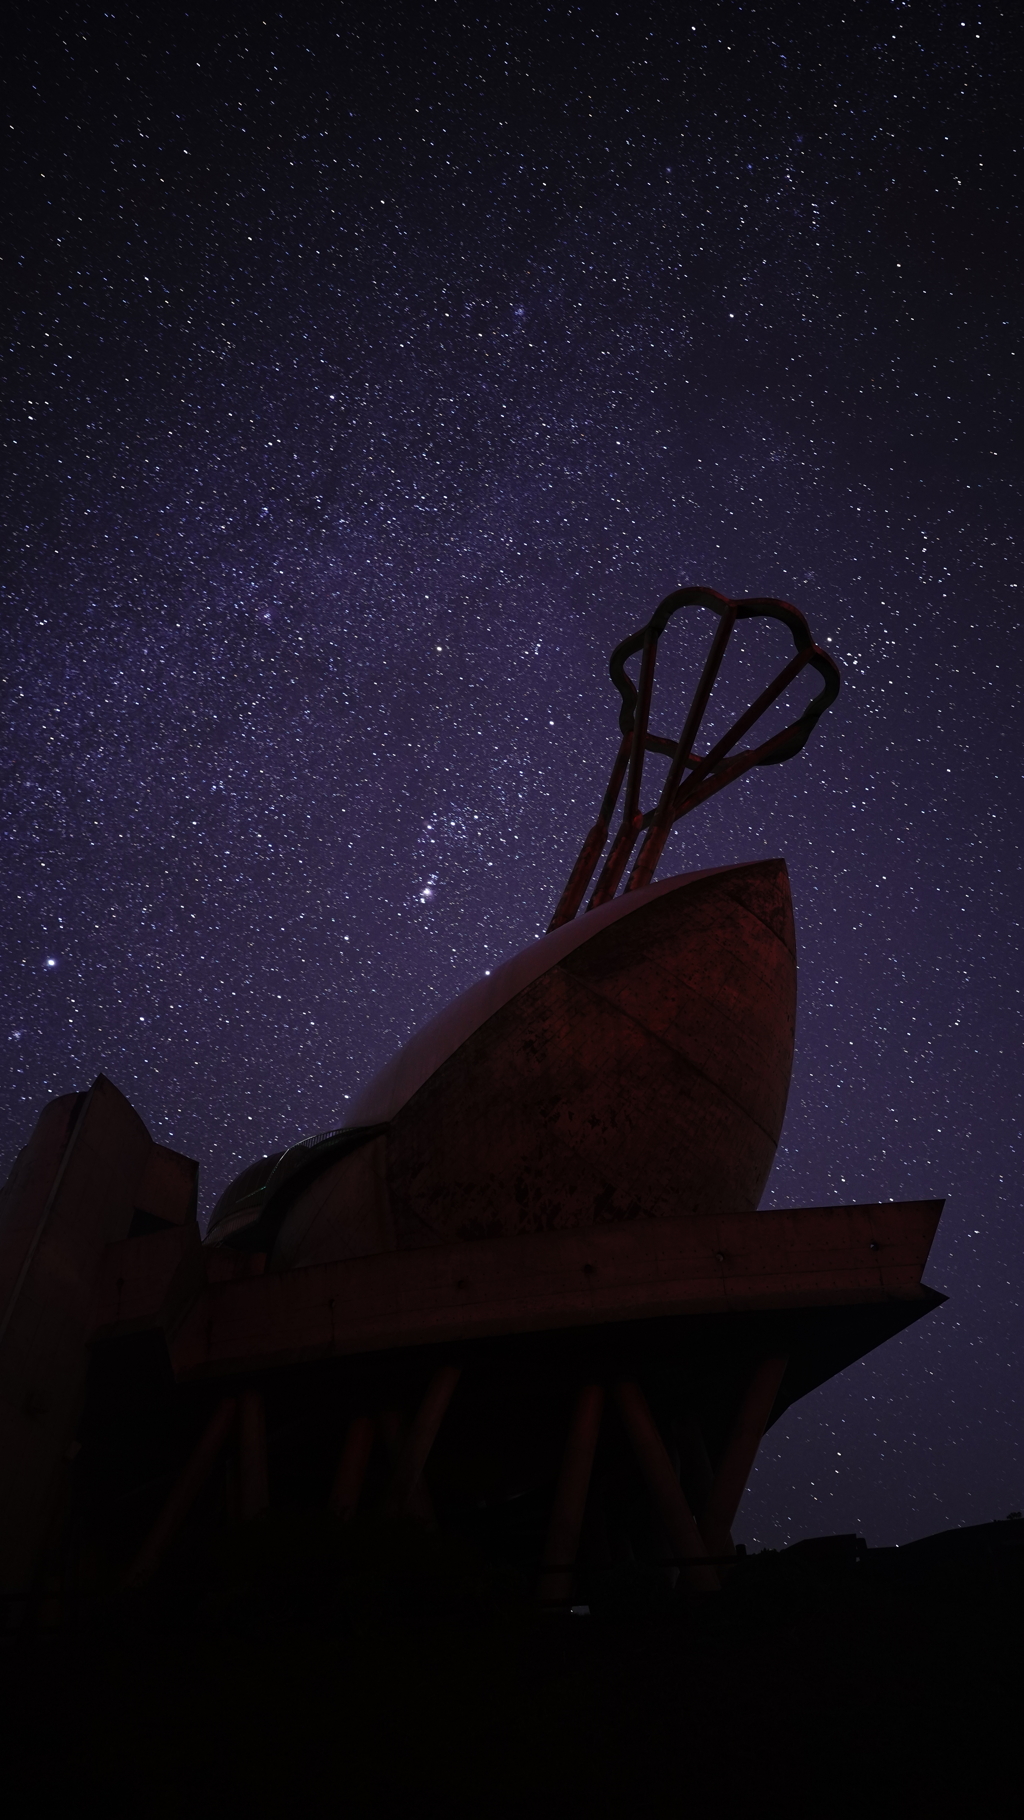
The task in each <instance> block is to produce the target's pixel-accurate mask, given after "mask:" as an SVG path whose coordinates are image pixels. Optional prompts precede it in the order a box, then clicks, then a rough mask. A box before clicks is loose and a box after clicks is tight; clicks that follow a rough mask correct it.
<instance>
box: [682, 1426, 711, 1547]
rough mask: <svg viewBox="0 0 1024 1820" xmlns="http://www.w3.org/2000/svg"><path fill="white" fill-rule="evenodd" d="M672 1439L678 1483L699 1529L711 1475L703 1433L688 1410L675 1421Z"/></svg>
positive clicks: (709, 1490)
mask: <svg viewBox="0 0 1024 1820" xmlns="http://www.w3.org/2000/svg"><path fill="white" fill-rule="evenodd" d="M675 1436H676V1443H677V1445H678V1447H679V1483H680V1484H681V1486H682V1488H683V1491H684V1492H685V1494H686V1501H687V1503H688V1504H689V1506H690V1509H691V1510H692V1512H693V1514H694V1516H695V1517H696V1519H697V1523H698V1526H699V1524H700V1520H701V1517H702V1516H703V1514H704V1508H705V1506H706V1504H707V1501H708V1498H709V1497H710V1496H711V1487H712V1485H713V1483H714V1478H715V1475H714V1472H713V1471H712V1467H711V1461H710V1459H709V1458H708V1450H707V1446H706V1445H705V1441H704V1435H703V1431H702V1429H701V1426H700V1423H699V1422H698V1420H697V1417H696V1415H695V1414H694V1412H693V1410H692V1409H686V1410H684V1411H683V1414H682V1415H681V1416H680V1417H679V1420H678V1421H677V1422H676V1425H675Z"/></svg>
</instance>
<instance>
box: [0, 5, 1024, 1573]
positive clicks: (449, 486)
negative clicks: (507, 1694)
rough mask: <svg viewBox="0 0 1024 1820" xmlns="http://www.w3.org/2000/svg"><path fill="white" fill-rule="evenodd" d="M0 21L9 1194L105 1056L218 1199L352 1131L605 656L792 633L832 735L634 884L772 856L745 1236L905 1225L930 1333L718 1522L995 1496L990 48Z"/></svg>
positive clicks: (604, 17)
mask: <svg viewBox="0 0 1024 1820" xmlns="http://www.w3.org/2000/svg"><path fill="white" fill-rule="evenodd" d="M16 12H20V13H22V14H23V15H24V19H23V23H22V25H21V26H20V27H16V28H15V29H16V32H17V38H16V43H15V44H14V45H13V46H12V45H11V44H10V43H9V45H8V54H7V57H6V58H5V62H6V64H7V82H8V89H9V94H8V101H9V109H10V111H9V119H10V121H11V122H12V123H13V129H14V130H13V131H9V132H7V134H6V136H7V138H8V141H9V142H10V144H11V145H12V147H13V162H12V164H11V166H10V168H9V174H8V180H7V185H6V198H7V200H6V204H5V207H6V211H7V214H6V222H5V232H4V239H5V246H4V249H3V251H4V265H3V270H4V272H5V273H6V274H7V277H6V279H5V283H4V309H5V313H6V315H7V317H8V325H7V331H6V333H5V336H4V343H3V345H4V358H5V361H6V384H5V388H4V390H5V395H6V400H7V404H8V407H9V416H8V417H7V420H6V424H5V430H4V448H5V454H6V462H5V473H6V480H5V491H4V517H3V527H4V542H5V550H6V559H5V562H4V565H3V583H2V585H3V597H2V598H3V626H4V631H5V638H4V663H3V696H4V707H5V719H6V721H7V724H8V727H9V729H10V731H9V734H8V740H7V743H6V753H5V769H4V780H3V788H4V819H3V824H2V826H3V848H2V852H3V878H4V892H3V903H4V909H5V940H4V945H3V975H2V984H0V992H2V1021H0V1033H2V1037H3V1055H4V1057H5V1058H6V1062H7V1073H6V1085H5V1090H4V1095H3V1101H2V1113H0V1119H2V1127H0V1167H2V1168H3V1170H6V1167H7V1166H8V1165H9V1163H10V1161H11V1159H12V1158H13V1155H14V1153H15V1151H16V1150H17V1149H18V1147H19V1146H20V1144H22V1143H23V1142H24V1141H25V1138H26V1136H27V1134H28V1132H29V1130H30V1129H31V1126H32V1125H33V1123H34V1121H35V1118H36V1116H37V1113H38V1111H39V1109H40V1107H41V1105H42V1103H43V1102H44V1101H45V1100H46V1099H47V1098H48V1097H49V1096H51V1095H53V1094H57V1093H64V1092H67V1091H69V1090H71V1089H78V1088H82V1087H85V1086H86V1085H87V1084H88V1083H89V1081H90V1080H91V1079H92V1078H93V1077H94V1076H95V1075H96V1074H97V1073H98V1072H99V1071H101V1070H102V1071H103V1072H104V1073H106V1074H108V1075H109V1076H110V1077H111V1079H112V1080H113V1081H115V1082H116V1084H117V1085H118V1086H119V1087H120V1088H121V1089H122V1090H123V1091H124V1092H125V1093H126V1094H127V1095H128V1096H129V1098H130V1099H131V1100H132V1102H133V1103H134V1104H135V1106H136V1107H137V1108H138V1110H139V1111H140V1113H141V1114H142V1116H143V1118H144V1119H145V1120H146V1121H147V1123H148V1125H149V1127H150V1129H151V1131H152V1133H153V1135H154V1137H156V1138H157V1139H159V1140H160V1141H161V1142H163V1143H167V1144H171V1145H173V1146H174V1147H176V1148H178V1149H181V1150H184V1151H186V1152H188V1153H189V1154H190V1155H191V1156H194V1157H197V1158H199V1159H200V1162H201V1166H202V1174H201V1211H202V1214H203V1217H205V1216H206V1215H207V1214H208V1213H209V1210H210V1208H211V1207H212V1205H213V1202H214V1200H215V1199H216V1196H217V1194H218V1193H219V1192H220V1190H221V1188H222V1187H223V1186H224V1184H225V1183H226V1182H227V1180H228V1179H229V1178H230V1177H231V1176H232V1175H234V1174H235V1173H237V1171H238V1170H239V1169H240V1168H241V1167H242V1166H243V1165H244V1164H245V1163H246V1162H248V1161H250V1160H251V1159H252V1158H253V1157H254V1156H255V1155H259V1154H261V1153H262V1152H264V1151H268V1150H271V1149H275V1148H278V1147H279V1146H281V1145H282V1144H284V1143H287V1142H289V1141H292V1140H294V1139H296V1138H298V1137H300V1136H303V1135H306V1134H307V1133H309V1132H312V1131H316V1130H318V1129H321V1128H324V1127H328V1126H331V1125H334V1124H336V1123H338V1122H339V1120H341V1119H342V1118H343V1117H344V1116H345V1112H346V1107H347V1104H348V1102H349V1100H350V1098H351V1097H352V1096H353V1095H354V1094H355V1092H356V1090H357V1088H358V1087H359V1086H360V1084H361V1083H363V1082H365V1081H366V1080H367V1079H368V1078H369V1076H370V1075H371V1074H372V1073H373V1071H374V1070H375V1069H376V1068H377V1067H378V1066H379V1065H380V1064H381V1063H382V1062H383V1061H385V1060H386V1059H387V1057H388V1055H389V1054H390V1053H391V1052H392V1051H393V1049H394V1048H395V1047H396V1046H397V1045H398V1044H400V1043H401V1042H402V1041H403V1040H404V1039H405V1038H406V1037H407V1036H408V1035H409V1034H410V1033H411V1032H412V1031H413V1030H414V1029H415V1028H416V1027H417V1026H418V1025H419V1024H420V1023H421V1022H422V1021H423V1020H424V1019H425V1018H427V1017H428V1016H430V1015H431V1014H432V1013H433V1012H434V1011H436V1010H437V1009H439V1008H440V1007H441V1006H442V1005H443V1004H444V1003H445V1002H446V1001H447V1000H448V999H449V998H450V997H451V996H452V995H453V994H454V993H456V992H457V991H459V990H460V989H461V988H462V987H464V986H466V985H468V984H469V983H471V982H472V981H473V980H474V979H475V978H477V977H478V976H479V975H480V974H481V973H482V972H483V971H484V970H485V969H486V968H488V967H490V966H492V965H493V964H495V963H496V962H497V961H498V960H501V959H504V958H505V957H507V956H508V955H510V954H512V953H514V952H515V951H516V950H517V949H518V948H520V947H521V946H523V944H524V943H526V942H528V941H529V940H530V939H531V938H532V937H533V936H534V935H535V934H536V933H537V932H538V931H539V930H541V929H542V928H543V927H544V926H545V924H546V923H547V920H548V918H549V916H550V914H551V910H552V907H553V904H554V902H555V900H556V898H557V896H558V893H559V891H560V889H561V887H562V885H563V883H564V881H565V878H566V875H567V873H568V870H569V866H570V864H571V862H572V860H573V858H574V857H575V854H576V851H577V849H578V846H579V843H580V840H581V839H582V836H583V834H584V832H585V831H586V829H587V828H588V827H589V825H590V822H591V820H592V818H593V814H594V812H595V809H596V805H597V800H598V796H599V793H600V789H601V787H602V786H603V783H604V780H605V777H606V774H607V770H608V766H609V763H610V759H611V755H612V752H613V749H614V745H615V740H616V712H617V705H618V698H617V696H616V695H615V692H614V690H613V689H612V687H611V685H610V683H609V682H608V679H607V672H606V663H607V656H608V653H609V651H610V650H611V648H612V646H613V645H614V644H615V643H616V642H617V641H618V640H619V639H620V638H621V637H623V636H624V635H625V634H626V633H627V632H629V631H631V630H633V629H634V628H635V627H636V626H638V625H640V624H641V623H642V622H643V621H644V620H646V619H647V618H648V617H649V615H650V613H651V611H652V609H653V607H654V606H655V605H656V603H657V601H658V600H659V599H660V598H661V596H662V595H663V594H665V593H667V592H668V590H669V589H670V588H671V587H673V586H674V585H676V584H677V583H681V582H682V583H692V582H704V583H706V584H708V585H710V586H712V587H716V588H718V589H720V590H721V591H723V592H725V593H728V594H733V595H738V594H755V593H756V594H770V595H781V596H783V597H785V598H788V599H790V600H792V601H793V602H794V603H795V604H796V605H797V606H798V607H800V608H801V609H802V610H803V611H804V612H805V613H806V614H807V616H808V618H809V620H810V622H811V626H812V629H813V631H814V633H815V635H816V637H817V638H818V639H819V640H820V641H821V642H822V643H826V641H827V642H828V644H829V648H830V649H831V650H832V651H833V652H834V654H835V655H836V657H837V658H838V660H839V662H840V664H841V666H842V670H843V679H844V687H843V691H842V693H841V695H840V699H839V701H838V703H837V705H836V707H835V708H834V709H833V710H832V711H831V712H830V713H829V714H828V715H827V716H826V718H825V720H824V721H823V722H822V723H821V725H820V727H819V729H818V732H817V734H816V735H815V736H814V738H813V739H812V741H811V743H810V745H809V747H808V748H807V750H806V751H805V752H804V753H803V754H802V755H801V756H800V757H799V758H797V759H796V760H794V761H793V762H792V763H791V764H788V765H784V766H779V767H776V768H774V769H772V770H764V771H757V772H754V773H753V774H751V775H750V776H749V777H747V778H746V779H744V780H743V781H742V782H741V783H739V784H738V785H736V786H734V788H733V789H732V790H730V791H728V792H726V793H725V794H724V795H723V796H721V797H719V798H718V799H717V801H716V802H715V803H714V804H712V805H710V806H709V807H707V808H705V809H703V810H701V811H698V812H697V814H696V815H695V816H694V817H693V818H692V820H691V821H687V822H684V823H683V824H681V826H680V828H679V829H677V830H676V832H675V834H674V836H673V838H672V841H671V843H670V846H669V849H668V851H667V853H666V856H665V860H664V861H663V863H662V867H661V873H662V875H663V876H665V875H667V874H668V873H669V872H671V871H683V870H688V869H690V868H692V867H700V866H707V865H714V864H720V863H727V862H732V861H740V860H744V859H749V858H758V857H763V856H767V855H773V854H782V855H784V856H785V858H786V859H787V861H788V863H789V868H790V873H791V877H792V881H793V892H794V899H795V906H796V916H797V932H798V939H799V943H800V991H801V999H800V1017H799V1024H798V1031H797V1061H796V1069H795V1074H794V1081H793V1089H792V1093H791V1096H790V1102H789V1113H788V1118H787V1124H786V1129H785V1132H784V1136H783V1143H782V1146H781V1148H780V1152H779V1156H778V1161H777V1164H776V1168H775V1172H774V1174H773V1176H772V1179H771V1182H770V1185H769V1192H768V1197H767V1198H768V1200H769V1201H770V1202H771V1203H772V1204H774V1205H787V1204H789V1205H808V1204H811V1205H813V1204H815V1203H819V1202H829V1201H832V1202H841V1201H856V1200H872V1199H888V1198H910V1197H915V1198H916V1197H923V1196H932V1195H942V1194H945V1195H947V1196H948V1197H949V1198H948V1203H947V1208H946V1212H945V1215H944V1217H943V1221H942V1224H941V1227H940V1231H939V1237H938V1241H937V1244H936V1247H935V1249H934V1251H933V1253H932V1259H931V1263H930V1265H929V1267H928V1270H927V1271H926V1280H927V1281H928V1282H929V1283H931V1284H932V1285H933V1286H934V1287H936V1288H938V1289H941V1290H944V1291H945V1292H946V1293H947V1294H948V1295H949V1297H950V1300H949V1303H948V1304H947V1306H946V1307H944V1308H943V1309H941V1310H940V1311H939V1312H938V1313H937V1314H935V1315H933V1316H932V1317H930V1318H929V1319H928V1320H926V1321H924V1322H922V1323H920V1324H919V1325H918V1326H916V1327H913V1328H911V1329H910V1331H909V1332H908V1333H907V1334H905V1335H904V1336H903V1337H902V1338H901V1339H899V1340H896V1341H894V1342H892V1343H891V1344H890V1345H889V1346H887V1347H886V1348H884V1349H883V1350H882V1351H880V1352H878V1353H876V1354H875V1355H873V1357H871V1358H869V1359H868V1360H867V1361H866V1362H864V1363H862V1364H860V1365H858V1366H857V1367H855V1368H854V1369H853V1370H852V1371H850V1372H848V1373H846V1374H844V1375H843V1376H842V1377H840V1378H838V1379H836V1380H834V1381H833V1382H832V1383H831V1384H830V1385H829V1386H827V1387H826V1388H825V1389H824V1390H822V1391H819V1392H817V1393H816V1394H815V1395H814V1396H812V1397H811V1398H809V1399H808V1400H807V1401H806V1402H805V1403H804V1404H802V1405H798V1406H797V1407H796V1408H795V1409H793V1410H792V1411H790V1413H789V1414H788V1415H787V1416H786V1417H785V1418H784V1419H783V1420H782V1421H781V1422H780V1423H779V1424H778V1426H777V1427H776V1428H775V1429H774V1430H773V1431H772V1433H771V1435H770V1436H769V1438H768V1440H767V1442H766V1444H765V1446H764V1448H763V1450H762V1454H761V1459H760V1463H759V1466H758V1468H757V1472H756V1474H755V1477H754V1479H753V1481H752V1484H751V1488H750V1490H749V1492H748V1495H747V1498H746V1501H745V1503H744V1505H743V1508H742V1511H741V1516H740V1520H739V1523H738V1526H737V1534H738V1535H739V1536H740V1537H741V1538H742V1539H744V1540H745V1541H747V1543H748V1545H749V1544H755V1545H760V1544H769V1545H772V1546H776V1545H779V1544H780V1543H782V1542H784V1541H787V1540H793V1539H795V1538H796V1537H798V1536H800V1535H806V1534H814V1533H821V1532H831V1531H844V1530H852V1529H856V1530H858V1531H859V1532H860V1533H862V1534H865V1535H866V1536H867V1538H868V1540H869V1542H871V1543H872V1544H881V1543H886V1542H891V1541H902V1540H907V1539H909V1538H910V1537H912V1536H915V1535H922V1534H927V1533H929V1532H930V1531H933V1530H936V1529H939V1528H941V1527H943V1526H945V1525H948V1524H956V1523H971V1522H981V1521H987V1520H988V1519H990V1518H993V1517H1002V1516H1005V1515H1006V1513H1007V1511H1009V1510H1011V1509H1020V1508H1021V1506H1022V1504H1024V1458H1022V1430H1021V1415H1022V1410H1021V1368H1022V1364H1024V1338H1022V1334H1021V1323H1020V1303H1021V1281H1022V1261H1024V1260H1022V1244H1021V1230H1022V1229H1021V1220H1020V1212H1019V1206H1020V1200H1019V1189H1020V1164H1019V1139H1018V1134H1019V1106H1020V1080H1021V1062H1020V1033H1021V1012H1020V1006H1021V998H1020V992H1021V969H1020V938H1019V922H1020V902H1021V899H1020V859H1021V850H1022V829H1021V807H1020V805H1021V796H1020V782H1019V780H1020V775H1021V762H1020V760H1021V749H1020V747H1021V742H1020V735H1019V728H1020V708H1019V699H1018V676H1019V673H1020V669H1021V661H1022V655H1024V654H1022V652H1021V638H1020V621H1021V601H1022V597H1024V572H1022V569H1021V565H1020V562H1019V560H1018V550H1017V542H1018V536H1019V491H1020V489H1019V484H1018V480H1019V473H1020V433H1019V424H1020V418H1021V403H1020V397H1019V387H1018V384H1017V378H1018V368H1019V367H1020V366H1022V365H1024V358H1020V357H1017V351H1016V343H1017V341H1018V340H1019V338H1020V337H1019V322H1020V299H1021V280H1020V273H1019V269H1018V268H1019V263H1020V257H1019V248H1020V245H1021V223H1020V219H1019V215H1020V202H1019V198H1020V184H1019V177H1018V170H1019V143H1018V140H1017V139H1016V138H1015V135H1016V134H1017V132H1018V128H1019V117H1020V110H1019V98H1018V95H1017V83H1016V78H1015V75H1014V70H1015V69H1016V70H1017V71H1019V68H1020V64H1021V58H1022V54H1024V46H1022V44H1021V36H1020V26H1019V13H1018V9H1017V8H1016V7H1011V6H1006V7H1000V6H985V7H981V8H979V7H978V6H977V5H976V3H975V0H970V4H969V5H966V6H964V5H960V6H956V7H953V6H950V5H948V4H944V3H943V0H936V3H929V4H925V3H924V0H912V3H903V4H891V3H885V4H882V3H880V0H878V3H871V4H863V3H862V4H851V5H848V6H846V7H845V8H844V9H842V16H841V17H840V15H838V14H835V13H830V9H828V8H825V7H805V8H793V7H782V6H778V5H771V4H768V5H763V6H750V5H747V6H739V5H735V4H731V3H725V4H718V5H716V4H714V0H710V3H705V4H702V5H701V6H700V7H699V8H698V7H691V6H687V5H681V6H680V5H671V6H669V5H644V4H640V5H638V6H632V7H624V8H622V9H621V11H620V12H616V11H615V10H613V9H611V8H601V7H586V6H560V5H553V6H539V5H531V4H521V5H517V6H516V7H511V6H481V7H480V8H477V9H473V8H469V7H464V6H460V7H456V6H453V5H448V4H438V5H427V4H423V5H418V4H410V5H405V6H398V5H394V4H391V3H390V0H382V3H381V4H379V5H377V6H373V7H361V6H358V5H353V6H349V7H344V8H343V7H340V6H339V7H334V8H324V9H323V10H321V11H316V10H314V9H311V8H308V7H307V8H305V9H303V8H301V7H300V8H299V9H295V8H290V9H287V11H286V12H284V13H272V14H268V16H267V20H266V21H265V22H261V21H260V20H259V19H258V18H257V17H256V16H255V14H254V13H253V9H252V8H249V7H246V8H239V9H238V10H237V14H233V13H232V11H231V9H224V8H221V9H216V11H215V14H208V12H207V9H205V8H203V9H199V8H196V9H188V10H184V9H177V8H175V7H173V6H172V7H170V8H162V9H155V8H152V7H144V8H143V7H137V8H129V7H120V6H118V5H116V4H114V5H112V6H111V7H110V10H108V11H105V12H103V11H100V10H99V9H93V8H90V7H85V6H70V7H63V8H61V7H55V8H44V9H35V10H32V11H29V9H26V8H22V9H16ZM8 30H9V33H10V26H9V28H8ZM671 639H672V633H671V632H670V633H669V635H668V636H667V638H666V641H665V642H666V647H667V645H668V644H669V643H670V642H671ZM764 680H767V675H766V676H765V678H764ZM677 718H678V714H677V711H676V710H675V709H674V708H673V710H672V711H671V712H668V711H667V710H666V702H665V697H664V695H663V696H662V698H661V706H660V709H659V712H658V713H657V714H656V717H655V720H656V725H657V729H658V731H663V730H664V731H677V730H678V729H677V728H674V727H672V726H671V724H670V723H671V722H673V721H674V720H676V719H677Z"/></svg>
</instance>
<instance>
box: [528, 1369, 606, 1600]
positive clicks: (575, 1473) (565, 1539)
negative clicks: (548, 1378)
mask: <svg viewBox="0 0 1024 1820" xmlns="http://www.w3.org/2000/svg"><path fill="white" fill-rule="evenodd" d="M603 1409H604V1391H603V1389H602V1387H601V1385H600V1384H585V1385H584V1386H583V1389H582V1390H581V1391H580V1393H579V1396H578V1397H577V1398H576V1403H575V1406H574V1408H573V1412H572V1420H571V1422H570V1424H569V1433H568V1435H567V1436H566V1441H565V1451H564V1453H563V1455H562V1465H561V1470H560V1472H559V1474H558V1483H557V1485H556V1487H555V1501H554V1503H553V1505H552V1507H551V1515H550V1517H549V1519H548V1529H547V1536H546V1537H545V1541H544V1557H543V1559H544V1565H542V1567H541V1571H540V1581H539V1583H538V1587H537V1596H538V1598H539V1599H540V1602H541V1604H542V1605H567V1604H568V1602H569V1598H570V1596H571V1593H572V1580H573V1564H574V1563H575V1560H576V1551H577V1549H578V1548H579V1545H580V1530H581V1529H582V1527H583V1513H584V1511H585V1510H586V1507H587V1493H588V1491H589V1489H590V1474H591V1471H592V1469H593V1465H594V1450H595V1448H596V1447H597V1437H598V1434H599V1433H600V1430H601V1415H602V1412H603ZM549 1564H550V1565H549Z"/></svg>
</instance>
